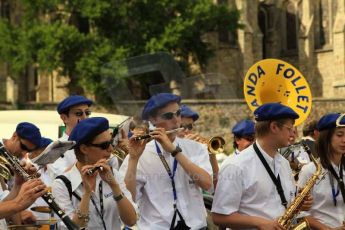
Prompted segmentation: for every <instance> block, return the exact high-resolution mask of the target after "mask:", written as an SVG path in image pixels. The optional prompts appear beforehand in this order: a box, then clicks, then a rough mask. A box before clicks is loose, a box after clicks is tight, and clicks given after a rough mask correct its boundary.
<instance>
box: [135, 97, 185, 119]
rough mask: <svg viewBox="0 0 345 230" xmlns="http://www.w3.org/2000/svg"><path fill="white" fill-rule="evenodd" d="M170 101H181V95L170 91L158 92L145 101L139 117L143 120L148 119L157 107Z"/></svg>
mask: <svg viewBox="0 0 345 230" xmlns="http://www.w3.org/2000/svg"><path fill="white" fill-rule="evenodd" d="M171 102H176V103H178V104H179V103H180V102H181V97H180V96H177V95H175V94H172V93H159V94H156V95H153V96H152V97H151V98H150V99H149V100H148V101H147V102H146V104H145V106H144V109H143V112H142V114H141V118H142V119H143V120H148V119H149V117H150V115H152V113H153V112H154V111H157V110H158V109H160V108H162V107H164V106H165V105H167V104H169V103H171Z"/></svg>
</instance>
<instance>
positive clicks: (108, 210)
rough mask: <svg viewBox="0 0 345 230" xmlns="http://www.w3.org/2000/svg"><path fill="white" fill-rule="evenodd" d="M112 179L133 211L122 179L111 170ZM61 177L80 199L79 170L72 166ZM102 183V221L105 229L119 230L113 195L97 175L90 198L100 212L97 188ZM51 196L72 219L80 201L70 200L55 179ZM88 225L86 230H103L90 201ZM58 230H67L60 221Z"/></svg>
mask: <svg viewBox="0 0 345 230" xmlns="http://www.w3.org/2000/svg"><path fill="white" fill-rule="evenodd" d="M113 172H114V177H115V179H116V181H117V183H118V184H119V185H120V188H121V190H122V192H123V193H124V195H125V196H126V197H127V198H128V200H130V201H131V203H132V205H133V207H134V209H136V206H135V204H134V203H133V201H132V196H131V194H130V192H129V191H128V190H127V188H126V185H125V183H124V181H123V177H122V176H121V175H120V173H119V172H118V171H117V170H116V169H113ZM63 175H65V176H66V177H67V179H69V180H70V181H71V184H72V191H74V192H76V193H77V194H78V195H79V196H80V197H82V195H83V190H84V189H83V185H82V178H81V174H80V172H79V170H78V169H77V167H76V166H75V165H74V166H73V167H72V168H71V170H69V171H67V172H65V173H64V174H63ZM100 183H102V186H103V196H102V197H103V198H102V199H103V205H104V217H103V220H104V222H105V224H106V228H107V229H108V230H110V229H111V230H113V229H114V230H120V229H121V219H120V215H119V210H118V208H117V203H116V201H115V200H114V199H113V193H112V190H111V188H110V186H109V185H108V184H107V183H106V182H104V181H102V179H101V177H100V176H99V175H98V176H97V178H96V187H95V192H93V193H92V195H91V197H92V198H93V199H94V201H95V203H96V205H97V208H98V210H99V211H101V208H100V199H101V198H100V193H99V186H100ZM52 189H53V196H54V197H55V201H56V202H57V203H58V204H59V205H60V207H61V208H62V209H64V210H65V212H66V214H67V215H68V216H70V217H71V218H72V217H73V214H74V213H75V210H76V209H77V208H78V207H79V203H80V201H79V200H78V199H77V198H76V197H74V196H72V200H71V199H70V196H69V193H68V190H67V188H66V185H65V184H64V182H63V181H62V180H61V179H55V180H54V182H53V186H52ZM89 217H90V220H89V223H88V225H87V229H90V230H94V229H103V224H102V219H101V217H100V216H99V215H98V213H97V211H96V209H95V207H94V205H93V203H92V201H91V199H90V203H89ZM59 227H60V228H59V229H67V228H66V227H65V225H64V224H63V223H62V221H60V222H59Z"/></svg>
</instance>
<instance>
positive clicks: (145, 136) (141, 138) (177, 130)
mask: <svg viewBox="0 0 345 230" xmlns="http://www.w3.org/2000/svg"><path fill="white" fill-rule="evenodd" d="M182 130H184V128H183V127H181V128H177V129H172V130H168V131H166V132H165V133H166V134H171V133H176V132H180V131H182ZM151 137H152V136H151V134H144V135H140V136H136V137H134V140H135V141H140V140H144V139H148V138H151Z"/></svg>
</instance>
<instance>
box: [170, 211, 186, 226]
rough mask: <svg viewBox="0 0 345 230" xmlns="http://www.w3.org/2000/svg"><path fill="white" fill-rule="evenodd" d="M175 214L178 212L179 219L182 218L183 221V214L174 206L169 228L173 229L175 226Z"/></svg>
mask: <svg viewBox="0 0 345 230" xmlns="http://www.w3.org/2000/svg"><path fill="white" fill-rule="evenodd" d="M176 214H178V216H179V217H180V220H182V221H183V222H185V221H184V219H183V216H182V215H181V213H180V211H179V210H178V209H177V208H176V209H175V212H174V216H173V218H172V221H171V224H170V229H174V226H175V221H176Z"/></svg>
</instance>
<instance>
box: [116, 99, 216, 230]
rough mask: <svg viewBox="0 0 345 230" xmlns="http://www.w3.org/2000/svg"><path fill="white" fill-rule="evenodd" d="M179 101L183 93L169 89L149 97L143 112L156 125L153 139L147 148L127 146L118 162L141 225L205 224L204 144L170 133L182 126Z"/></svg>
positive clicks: (159, 228)
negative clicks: (174, 92) (134, 201)
mask: <svg viewBox="0 0 345 230" xmlns="http://www.w3.org/2000/svg"><path fill="white" fill-rule="evenodd" d="M180 101H181V97H179V96H177V95H174V94H170V93H160V94H157V95H154V96H152V97H151V98H150V99H149V100H148V101H147V103H146V104H145V106H144V110H143V112H142V118H143V120H149V121H150V122H151V123H152V124H153V125H154V126H155V128H156V129H154V130H153V131H151V132H150V135H151V136H152V137H153V140H152V141H150V142H149V143H147V144H146V147H145V150H144V151H143V152H142V151H129V155H127V157H126V159H125V160H124V162H123V164H122V166H121V168H120V171H121V172H122V173H124V174H125V182H126V185H127V188H128V190H129V191H130V192H131V193H132V196H133V199H134V200H136V201H137V203H138V205H139V209H140V212H139V213H140V218H139V221H138V228H139V229H143V230H151V229H155V230H166V229H189V228H191V229H206V224H207V223H206V211H205V207H204V203H203V196H202V193H201V189H204V190H209V189H210V188H211V186H212V179H211V174H212V169H211V165H210V162H209V159H208V152H207V149H206V146H204V145H201V144H199V143H196V142H195V141H192V140H189V139H185V138H179V137H177V134H176V132H175V133H171V134H168V135H167V134H166V131H168V130H174V129H177V128H179V127H180V126H181V110H180ZM134 137H135V135H134ZM134 137H132V138H131V139H130V146H129V147H130V149H133V148H132V147H131V146H132V145H134V144H135V143H134ZM188 226H189V227H188Z"/></svg>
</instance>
